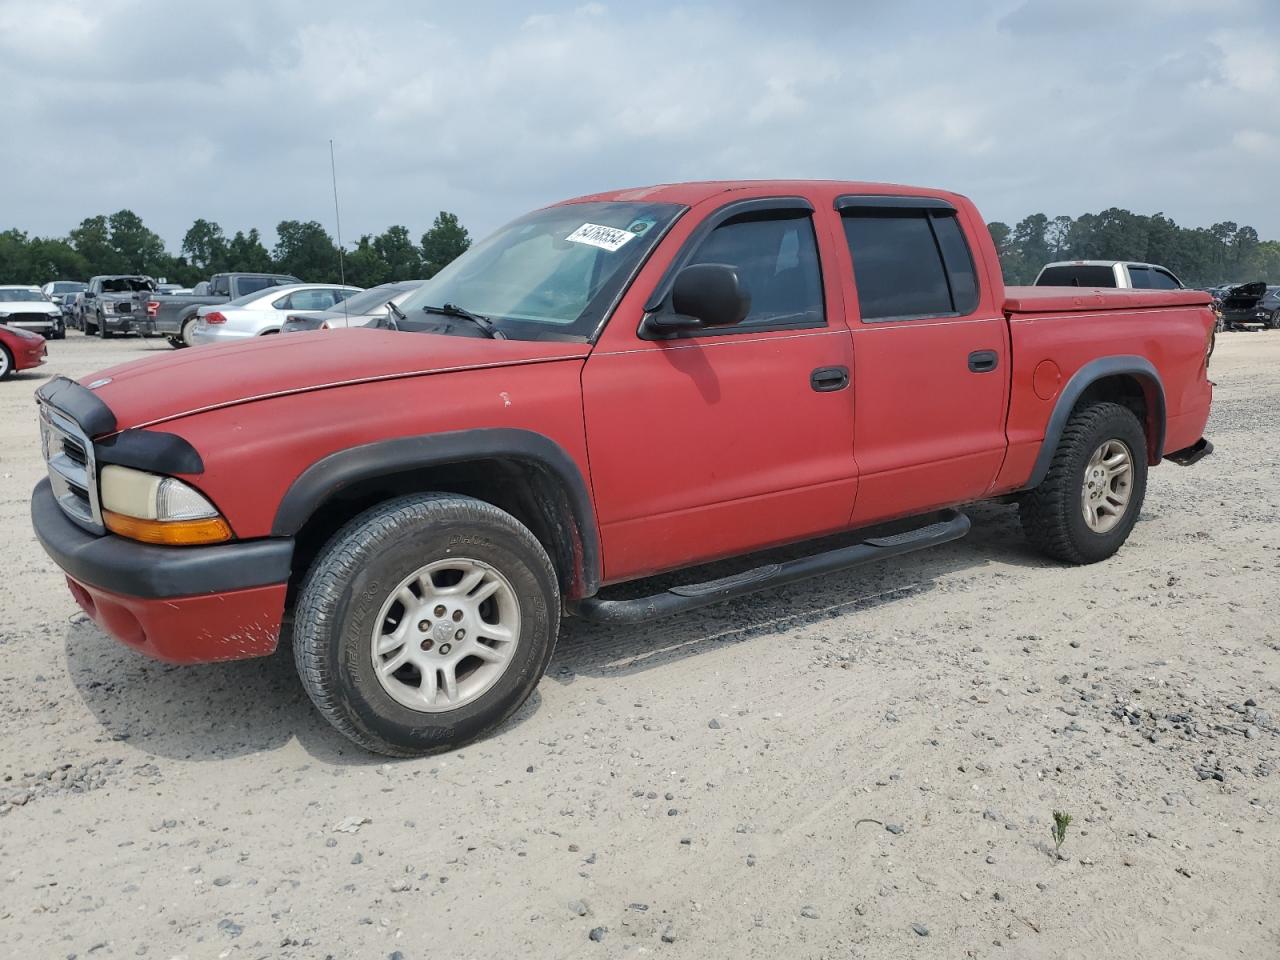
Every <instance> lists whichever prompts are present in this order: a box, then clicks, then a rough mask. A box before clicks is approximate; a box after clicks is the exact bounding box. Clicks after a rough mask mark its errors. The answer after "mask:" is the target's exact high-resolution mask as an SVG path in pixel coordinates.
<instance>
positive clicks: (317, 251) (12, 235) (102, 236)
mask: <svg viewBox="0 0 1280 960" xmlns="http://www.w3.org/2000/svg"><path fill="white" fill-rule="evenodd" d="M987 228H988V230H990V231H991V239H992V240H993V241H995V245H996V249H997V250H998V251H999V253H1000V264H1001V266H1002V268H1003V269H1004V278H1005V282H1006V283H1009V284H1025V283H1031V282H1032V281H1033V280H1035V277H1036V274H1037V273H1039V272H1040V268H1041V267H1042V266H1044V265H1045V264H1046V263H1049V262H1051V261H1053V260H1138V261H1144V262H1147V263H1158V264H1161V265H1163V266H1165V267H1168V268H1169V269H1170V270H1172V271H1173V272H1174V273H1175V274H1177V275H1178V276H1179V277H1180V278H1181V279H1182V281H1183V282H1184V283H1186V284H1189V285H1191V286H1209V285H1212V284H1218V283H1247V282H1249V281H1253V280H1265V281H1266V282H1268V283H1280V241H1276V240H1260V239H1259V238H1258V232H1257V231H1256V230H1255V229H1254V228H1253V227H1250V226H1241V225H1238V224H1236V223H1233V222H1232V221H1229V220H1228V221H1223V222H1221V223H1215V224H1214V225H1213V226H1211V227H1181V226H1178V224H1176V223H1174V222H1173V221H1172V220H1171V219H1169V218H1168V217H1166V216H1165V215H1164V214H1162V213H1156V214H1151V215H1145V214H1138V213H1132V212H1130V211H1128V210H1122V209H1120V208H1118V207H1111V208H1109V209H1107V210H1103V211H1102V212H1101V213H1086V214H1084V215H1083V216H1080V217H1076V218H1074V219H1073V218H1072V217H1068V216H1058V217H1053V218H1050V217H1048V216H1046V215H1045V214H1043V213H1036V214H1032V215H1031V216H1029V217H1026V218H1025V219H1023V220H1021V221H1019V222H1018V223H1017V224H1015V225H1014V226H1012V227H1010V226H1009V225H1008V224H1006V223H1001V222H1000V221H994V222H992V223H989V224H987ZM276 237H277V240H276V243H275V245H274V246H273V247H272V248H271V249H269V250H268V249H267V247H266V245H265V244H264V243H263V241H262V236H261V234H259V232H258V230H257V229H256V228H255V229H251V230H249V231H248V232H247V233H246V232H244V231H241V230H237V231H236V232H235V234H234V235H233V236H231V237H228V236H227V235H226V233H225V232H224V231H223V229H222V227H220V226H219V225H218V224H216V223H214V222H212V221H209V220H204V219H199V220H196V221H195V223H193V224H192V225H191V228H190V229H189V230H188V231H187V232H186V234H185V235H184V236H183V238H182V246H181V248H180V250H179V252H178V253H177V254H171V253H169V252H168V251H166V250H165V245H164V241H163V240H162V239H161V238H160V236H159V235H158V234H156V233H154V232H153V231H151V230H150V229H148V228H147V226H146V225H145V224H144V223H143V222H142V219H141V218H140V217H139V216H138V215H137V214H135V213H134V212H133V211H131V210H120V211H118V212H117V213H113V214H110V215H99V216H96V217H89V218H87V219H85V220H82V221H81V222H80V225H79V226H78V227H76V228H75V229H74V230H72V231H71V232H70V234H69V235H67V236H66V237H29V236H28V235H27V234H26V233H25V232H23V231H21V230H16V229H11V230H6V231H4V232H0V283H44V282H46V281H48V280H87V279H88V278H89V277H91V276H95V275H97V274H105V273H142V274H146V275H148V276H152V277H165V278H166V279H167V280H169V281H171V282H173V283H181V284H183V285H186V286H190V285H192V284H195V283H197V282H199V281H200V280H207V279H208V278H209V276H210V275H211V274H214V273H221V272H224V271H228V270H244V271H251V272H271V273H288V274H292V275H293V276H295V277H301V278H302V279H304V280H310V281H315V282H326V283H327V282H337V281H338V279H339V264H338V245H337V244H336V243H335V242H334V240H333V238H332V237H331V236H329V233H328V231H326V230H325V229H324V227H323V226H321V225H320V224H319V223H317V222H316V221H314V220H309V221H305V222H304V221H300V220H283V221H281V222H280V223H278V224H277V225H276ZM470 244H471V239H470V237H469V235H468V234H467V229H466V227H464V226H463V225H462V224H461V223H460V222H459V221H458V218H457V216H456V215H455V214H452V213H448V212H447V211H443V210H442V211H441V212H440V215H439V216H437V217H436V218H435V222H434V223H433V224H432V225H431V229H430V230H428V231H426V232H425V233H424V234H422V236H421V237H420V238H419V239H418V240H417V241H415V240H414V239H413V237H412V236H411V235H410V233H409V229H408V228H407V227H404V226H399V225H397V226H392V227H388V228H387V229H386V230H385V231H383V232H382V233H380V234H377V235H376V236H375V235H374V234H365V235H364V236H362V237H360V239H359V240H358V241H356V243H355V245H354V246H353V247H350V248H348V249H347V250H345V251H344V254H345V258H344V262H345V270H346V280H347V282H348V283H351V284H354V285H356V286H360V287H371V286H375V285H376V284H379V283H386V282H387V281H390V280H411V279H416V278H419V277H430V276H434V275H435V274H436V273H437V272H438V271H439V270H440V269H441V268H442V267H444V266H445V264H447V263H449V261H451V260H453V258H454V257H456V256H458V254H460V253H462V252H463V251H464V250H466V249H467V247H468V246H470Z"/></svg>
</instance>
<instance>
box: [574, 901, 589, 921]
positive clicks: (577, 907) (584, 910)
mask: <svg viewBox="0 0 1280 960" xmlns="http://www.w3.org/2000/svg"><path fill="white" fill-rule="evenodd" d="M569 909H570V910H572V911H573V912H574V913H576V914H577V915H578V916H580V917H585V916H586V915H587V914H589V913H590V912H591V908H590V907H589V906H587V901H585V900H571V901H570V902H569Z"/></svg>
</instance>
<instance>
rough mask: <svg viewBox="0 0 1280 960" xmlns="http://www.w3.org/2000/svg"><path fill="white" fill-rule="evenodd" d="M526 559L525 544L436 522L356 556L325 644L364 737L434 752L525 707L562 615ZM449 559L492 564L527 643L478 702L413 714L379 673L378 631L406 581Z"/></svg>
mask: <svg viewBox="0 0 1280 960" xmlns="http://www.w3.org/2000/svg"><path fill="white" fill-rule="evenodd" d="M527 553H528V551H527V547H526V545H525V544H524V543H522V542H521V541H520V538H519V537H518V536H515V535H513V534H512V533H511V532H509V531H507V530H505V529H502V528H501V527H498V526H496V525H489V524H483V525H481V524H477V523H476V522H475V521H474V520H470V519H438V520H434V521H432V522H430V524H429V525H427V524H423V523H421V522H416V523H415V522H413V521H412V520H410V521H407V522H406V523H405V524H404V526H403V528H402V529H401V530H399V531H397V532H396V533H395V534H394V535H392V536H389V537H379V538H378V539H377V540H376V541H372V542H367V543H364V544H361V545H360V546H359V547H358V548H357V550H356V553H355V561H356V566H355V569H354V573H353V574H352V575H351V576H350V577H349V578H348V579H347V581H346V583H345V585H344V586H343V588H342V589H341V590H340V591H339V592H338V593H337V595H336V596H333V595H330V596H328V597H326V598H325V600H326V601H327V602H326V603H325V606H326V607H328V608H329V609H328V610H327V611H326V613H327V620H328V623H329V625H330V626H329V629H328V630H327V631H326V632H325V635H324V636H323V637H321V638H318V639H319V640H320V642H321V643H322V644H323V656H324V657H325V658H326V660H327V661H328V663H329V665H330V671H331V673H330V675H331V676H333V677H334V678H335V679H336V681H337V684H338V688H339V690H340V691H341V696H342V699H343V701H344V703H343V706H344V708H345V710H346V712H347V714H348V717H349V719H350V721H351V722H352V724H354V725H355V726H356V727H357V729H359V730H361V731H363V732H365V733H367V734H369V735H372V736H373V737H375V738H377V739H378V740H381V741H384V742H386V743H390V744H392V745H394V746H396V747H397V748H400V749H404V750H407V751H411V752H415V753H422V752H431V751H434V750H438V749H444V748H448V747H452V746H457V745H461V744H463V743H466V742H468V741H470V740H473V739H475V738H476V737H479V736H480V735H482V734H483V733H485V732H486V731H488V730H490V729H492V728H493V727H494V726H496V725H497V724H499V723H501V722H502V721H503V720H504V719H506V718H507V717H508V716H509V715H510V714H511V713H513V712H514V711H515V710H516V709H517V708H518V707H519V706H520V705H521V704H522V703H523V702H524V701H525V700H526V699H527V698H528V696H529V695H530V694H531V693H532V692H533V689H534V687H536V686H537V684H538V681H539V680H540V679H541V677H542V674H543V672H544V671H545V670H546V666H547V663H548V662H549V661H550V659H551V652H552V649H553V648H554V644H555V633H556V631H557V629H558V626H559V624H558V611H553V610H552V609H551V606H550V603H551V601H552V600H553V599H554V598H555V596H556V591H555V586H554V584H553V583H549V582H547V581H546V579H545V573H542V572H540V571H539V564H537V563H536V561H535V560H534V558H532V557H529V556H527ZM449 556H459V557H467V558H468V559H472V560H479V561H481V562H482V563H487V564H489V565H490V566H492V567H494V568H495V569H497V570H499V571H501V572H502V574H503V575H504V576H505V577H506V578H507V579H508V581H510V583H511V586H512V588H513V589H514V590H515V593H516V597H517V600H518V603H519V606H520V638H519V641H518V643H517V645H516V650H515V652H514V654H513V660H512V662H511V663H510V665H509V666H508V667H507V670H506V672H505V673H503V675H502V677H501V678H500V679H499V680H498V681H497V683H496V684H495V685H494V686H493V687H492V688H491V689H490V690H488V691H487V692H486V693H485V694H484V695H483V696H481V697H480V698H479V699H477V700H475V701H473V702H471V703H469V704H467V705H465V706H463V707H459V708H458V709H456V710H450V711H448V712H445V713H425V712H419V711H415V710H410V709H409V708H407V707H405V706H402V705H401V704H399V703H397V702H396V701H395V700H394V699H392V697H391V696H390V695H389V694H388V693H387V692H386V691H385V690H384V689H383V688H382V685H381V683H379V681H378V678H377V676H376V675H375V673H374V667H373V660H372V656H371V653H370V643H371V637H372V633H373V627H374V623H375V621H376V619H377V617H378V615H379V613H380V612H381V609H382V605H383V604H384V603H385V602H386V600H387V597H388V596H390V594H391V591H392V590H393V589H395V588H396V587H398V586H399V584H400V582H401V581H402V580H404V578H405V577H407V576H409V575H410V574H411V573H413V572H414V571H415V570H417V569H418V568H420V567H422V566H423V565H424V564H426V563H430V562H432V561H433V560H435V559H443V558H446V557H449ZM553 616H554V617H555V619H554V620H553Z"/></svg>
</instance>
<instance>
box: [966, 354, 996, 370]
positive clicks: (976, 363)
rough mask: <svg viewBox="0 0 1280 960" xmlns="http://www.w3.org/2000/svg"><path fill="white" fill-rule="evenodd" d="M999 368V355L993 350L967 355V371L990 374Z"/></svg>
mask: <svg viewBox="0 0 1280 960" xmlns="http://www.w3.org/2000/svg"><path fill="white" fill-rule="evenodd" d="M998 366H1000V354H998V353H996V352H995V351H994V350H975V351H973V353H971V354H969V370H970V372H972V373H990V372H991V371H992V370H994V369H995V368H996V367H998Z"/></svg>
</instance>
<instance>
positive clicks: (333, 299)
mask: <svg viewBox="0 0 1280 960" xmlns="http://www.w3.org/2000/svg"><path fill="white" fill-rule="evenodd" d="M361 289H362V288H361V287H343V286H339V285H338V284H336V283H293V284H289V285H288V286H283V287H267V288H266V289H265V290H255V291H254V292H253V293H247V294H245V295H244V296H243V297H237V298H236V299H235V300H228V301H227V302H226V303H216V304H210V305H208V306H204V307H201V308H200V309H199V310H198V311H196V325H195V329H193V330H192V332H191V342H192V344H193V345H194V346H200V345H201V344H206V343H232V342H235V341H237V340H246V339H248V338H250V337H261V336H266V335H267V334H272V333H279V332H280V325H281V324H282V323H283V322H284V318H285V316H286V315H287V314H288V312H289V311H296V310H328V309H329V308H330V307H332V306H333V305H334V304H335V303H340V302H341V301H342V300H345V299H346V298H347V297H349V296H351V295H352V294H353V293H359V292H360V290H361Z"/></svg>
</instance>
